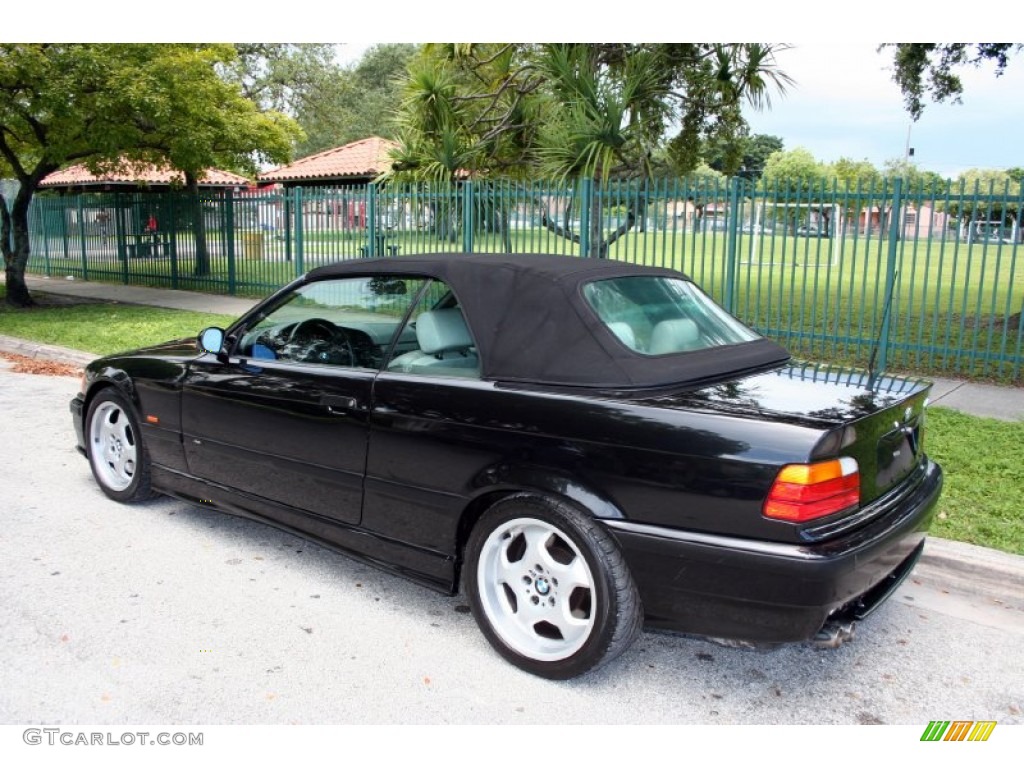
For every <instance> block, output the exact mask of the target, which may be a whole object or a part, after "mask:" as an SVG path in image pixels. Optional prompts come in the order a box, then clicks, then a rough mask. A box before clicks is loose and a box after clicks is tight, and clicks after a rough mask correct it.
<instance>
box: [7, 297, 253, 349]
mask: <svg viewBox="0 0 1024 768" xmlns="http://www.w3.org/2000/svg"><path fill="white" fill-rule="evenodd" d="M5 295H6V286H3V285H0V334H4V335H7V336H17V337H18V338H22V339H31V340H32V341H38V342H42V343H44V344H57V345H59V346H62V347H70V348H72V349H80V350H83V351H85V352H94V353H96V355H106V354H110V353H112V352H119V351H121V350H125V349H133V348H135V347H142V346H146V345H149V344H157V343H159V342H161V341H167V340H168V339H177V338H183V337H185V336H195V335H196V334H198V333H199V331H201V330H202V329H203V328H206V327H207V326H210V325H219V326H220V327H222V328H223V327H226V326H227V325H228V324H229V323H231V322H232V321H234V320H235V318H234V317H232V316H230V315H216V314H211V313H206V312H184V311H181V310H176V309H160V308H156V307H143V306H138V305H135V304H117V303H111V302H89V303H84V304H70V305H69V304H66V303H63V301H62V300H61V299H58V298H57V297H51V296H49V295H48V294H45V293H39V292H36V293H33V296H34V297H35V299H36V301H37V302H39V304H40V305H39V306H38V307H33V308H32V309H27V310H15V309H11V308H10V307H8V306H7V305H6V304H4V303H3V299H4V296H5Z"/></svg>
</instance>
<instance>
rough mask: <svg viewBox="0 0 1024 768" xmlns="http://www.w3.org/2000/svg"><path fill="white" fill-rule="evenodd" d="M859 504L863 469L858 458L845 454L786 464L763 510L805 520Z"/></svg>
mask: <svg viewBox="0 0 1024 768" xmlns="http://www.w3.org/2000/svg"><path fill="white" fill-rule="evenodd" d="M859 504H860V469H859V467H858V466H857V460H856V459H852V458H850V457H848V456H844V457H843V458H841V459H833V460H832V461H821V462H817V463H815V464H788V465H786V466H785V467H783V468H782V469H781V470H780V471H779V474H778V476H777V477H776V478H775V482H774V483H773V484H772V488H771V490H770V491H769V492H768V498H767V499H765V502H764V508H763V510H762V513H763V514H764V516H765V517H770V518H773V519H775V520H786V521H788V522H791V523H805V522H807V521H808V520H815V519H817V518H819V517H827V516H828V515H833V514H835V513H837V512H844V511H847V510H850V509H853V508H856V507H857V506H858V505H859Z"/></svg>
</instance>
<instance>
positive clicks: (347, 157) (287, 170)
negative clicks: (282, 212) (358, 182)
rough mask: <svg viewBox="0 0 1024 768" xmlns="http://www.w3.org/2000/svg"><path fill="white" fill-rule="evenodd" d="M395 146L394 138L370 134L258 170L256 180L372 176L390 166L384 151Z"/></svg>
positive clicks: (386, 151) (387, 151) (389, 160)
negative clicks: (275, 166) (338, 145)
mask: <svg viewBox="0 0 1024 768" xmlns="http://www.w3.org/2000/svg"><path fill="white" fill-rule="evenodd" d="M397 146H398V144H397V143H396V142H394V141H390V140H389V139H382V138H381V137H380V136H370V137H369V138H368V139H360V140H359V141H353V142H352V143H351V144H346V145H345V146H343V147H335V148H334V149H328V150H326V151H324V152H318V153H317V154H315V155H310V156H309V157H303V158H301V159H299V160H296V161H295V162H294V163H291V164H290V165H284V166H281V167H280V168H275V169H274V170H272V171H267V172H266V173H261V174H260V181H306V180H314V179H316V180H320V181H322V180H325V179H351V178H358V177H363V176H368V177H371V178H372V177H374V176H378V175H380V174H382V173H385V172H387V171H390V170H391V158H390V157H389V156H388V153H389V152H390V151H391V150H392V149H394V148H395V147H397Z"/></svg>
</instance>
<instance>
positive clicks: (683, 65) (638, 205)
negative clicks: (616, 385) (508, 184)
mask: <svg viewBox="0 0 1024 768" xmlns="http://www.w3.org/2000/svg"><path fill="white" fill-rule="evenodd" d="M780 48H781V46H776V45H772V44H736V45H725V44H718V43H685V44H677V43H672V44H628V43H602V44H582V43H558V44H542V45H526V44H511V43H509V44H478V43H449V44H443V45H432V46H426V47H425V50H424V51H423V53H422V54H421V56H419V57H418V58H417V59H416V60H415V61H414V62H413V64H412V65H411V66H410V72H409V78H408V80H407V83H406V87H405V92H404V98H403V103H402V109H401V112H400V114H399V124H400V142H401V145H402V146H401V149H400V150H399V151H398V152H396V153H395V160H396V173H397V174H400V175H405V176H411V177H413V178H417V179H431V180H437V181H449V182H450V181H452V180H454V179H456V178H457V177H458V176H459V174H460V173H462V172H468V173H472V174H474V175H476V176H487V175H495V174H510V175H519V176H530V175H532V176H538V175H539V176H554V177H558V178H563V179H588V180H590V181H591V182H592V183H594V184H596V185H601V184H604V183H606V182H607V181H608V180H609V179H612V178H618V179H624V178H627V179H628V178H638V177H641V176H647V175H649V174H650V169H651V159H652V157H653V156H654V153H655V152H656V150H657V149H658V148H659V147H662V146H665V147H666V152H665V158H666V161H667V163H668V165H669V166H670V167H672V168H673V170H675V171H676V172H677V173H686V172H688V171H690V170H692V169H693V168H695V167H696V166H697V164H698V162H699V160H700V146H701V142H702V141H704V140H706V139H707V138H708V137H709V136H716V135H717V136H738V135H739V134H740V133H741V132H742V131H743V130H744V129H745V127H746V123H745V121H744V120H743V117H742V114H741V107H742V105H743V104H744V103H750V104H753V105H754V106H756V107H761V106H764V105H766V104H768V101H769V98H770V96H771V93H772V91H773V90H782V89H783V88H784V87H785V86H786V85H787V84H788V83H789V78H788V77H787V76H786V75H785V74H784V73H782V72H781V71H780V70H779V69H778V67H777V65H776V63H775V53H776V52H777V51H778V50H780ZM572 205H575V203H572ZM591 206H592V208H591V211H590V215H589V216H588V217H587V218H588V219H589V221H590V230H589V232H588V242H589V243H590V252H589V255H591V256H597V257H604V256H606V255H607V252H608V248H609V246H610V245H611V244H612V243H613V242H614V241H615V240H617V239H618V238H620V237H621V236H622V235H623V234H625V233H626V232H628V231H629V230H630V229H632V227H633V226H634V225H635V224H636V223H637V222H638V221H641V220H642V219H643V213H644V208H645V206H646V200H644V199H643V198H642V197H641V196H639V195H638V196H637V197H636V198H635V199H634V200H632V201H631V202H630V203H629V205H628V206H627V207H628V212H627V215H626V216H625V221H624V222H623V223H622V224H621V225H620V226H619V227H617V228H616V229H615V230H613V231H611V232H610V233H605V232H604V219H603V215H602V209H601V202H600V195H598V194H595V195H592V196H591ZM541 220H542V223H543V225H544V226H545V227H547V228H548V229H549V230H550V231H552V232H554V233H556V234H558V235H559V236H562V237H565V238H567V239H570V240H573V241H574V242H581V241H582V238H581V235H580V233H579V232H577V231H575V230H574V229H573V227H572V225H571V222H569V221H568V220H566V221H563V222H557V221H554V220H552V218H551V217H549V216H547V215H545V214H543V211H542V218H541Z"/></svg>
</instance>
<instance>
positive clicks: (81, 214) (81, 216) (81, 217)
mask: <svg viewBox="0 0 1024 768" xmlns="http://www.w3.org/2000/svg"><path fill="white" fill-rule="evenodd" d="M78 241H79V242H80V243H81V244H82V274H83V275H84V274H85V273H86V272H87V271H88V270H87V269H86V264H88V263H89V257H88V256H87V255H86V252H85V209H84V206H83V205H82V196H81V195H78ZM68 258H70V255H69V256H68ZM46 274H47V275H49V274H50V265H49V264H47V265H46Z"/></svg>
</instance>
